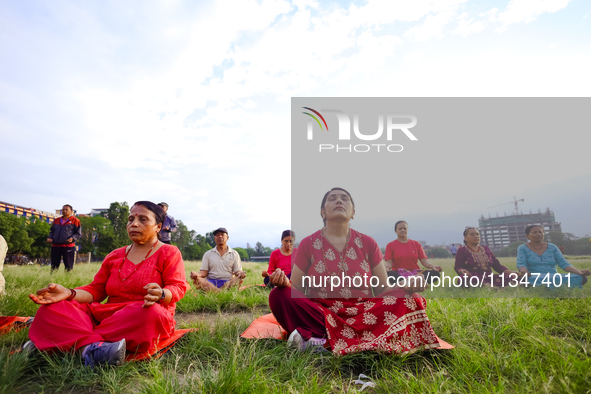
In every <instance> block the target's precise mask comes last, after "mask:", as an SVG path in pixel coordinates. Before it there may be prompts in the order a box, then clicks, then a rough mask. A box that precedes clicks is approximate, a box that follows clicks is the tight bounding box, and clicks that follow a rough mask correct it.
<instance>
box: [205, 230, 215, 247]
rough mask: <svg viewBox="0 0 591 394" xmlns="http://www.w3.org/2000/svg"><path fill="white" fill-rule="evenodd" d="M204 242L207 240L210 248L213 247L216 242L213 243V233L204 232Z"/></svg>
mask: <svg viewBox="0 0 591 394" xmlns="http://www.w3.org/2000/svg"><path fill="white" fill-rule="evenodd" d="M205 242H207V244H208V245H209V248H210V249H213V248H215V246H216V243H215V237H214V236H213V233H206V234H205Z"/></svg>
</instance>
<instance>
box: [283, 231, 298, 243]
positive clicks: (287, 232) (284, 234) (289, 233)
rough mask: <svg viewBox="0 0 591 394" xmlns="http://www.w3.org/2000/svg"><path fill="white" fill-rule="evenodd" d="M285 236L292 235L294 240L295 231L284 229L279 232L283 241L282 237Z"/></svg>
mask: <svg viewBox="0 0 591 394" xmlns="http://www.w3.org/2000/svg"><path fill="white" fill-rule="evenodd" d="M285 237H293V239H294V241H295V233H294V232H293V231H291V230H285V231H284V232H282V233H281V241H283V239H284V238H285Z"/></svg>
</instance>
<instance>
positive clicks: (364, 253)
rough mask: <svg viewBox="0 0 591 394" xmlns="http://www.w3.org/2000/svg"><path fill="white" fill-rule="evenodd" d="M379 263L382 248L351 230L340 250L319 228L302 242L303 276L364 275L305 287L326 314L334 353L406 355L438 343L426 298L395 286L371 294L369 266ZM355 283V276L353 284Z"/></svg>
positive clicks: (300, 263) (299, 255)
mask: <svg viewBox="0 0 591 394" xmlns="http://www.w3.org/2000/svg"><path fill="white" fill-rule="evenodd" d="M381 262H382V253H381V252H380V249H379V247H378V245H377V243H376V242H375V240H374V239H373V238H371V237H368V236H367V235H364V234H361V233H359V232H357V231H355V230H353V229H350V232H349V237H348V240H347V243H346V246H345V248H344V249H343V252H342V253H339V252H338V250H337V249H336V248H335V247H334V246H333V245H332V244H331V243H330V242H329V241H328V240H327V239H326V238H325V237H324V235H323V234H322V231H317V232H316V233H314V234H312V235H310V236H309V237H306V238H304V239H303V240H302V242H301V243H300V246H299V248H298V252H297V254H296V256H295V259H294V264H295V265H296V266H298V267H299V268H300V269H301V270H302V271H303V272H304V273H305V275H307V276H309V277H315V278H313V279H316V283H319V282H320V281H319V280H318V279H322V278H323V277H324V276H331V277H332V276H339V277H342V275H343V274H344V275H346V276H349V277H351V278H354V277H360V278H363V276H364V275H365V276H366V278H367V280H366V281H363V282H364V283H363V284H362V285H361V286H342V287H339V288H338V289H336V290H334V291H333V292H331V291H330V281H329V286H328V287H326V286H321V287H314V288H309V289H308V290H309V292H308V293H309V296H310V297H311V298H310V300H311V301H312V302H314V303H315V304H316V305H317V306H318V307H319V308H320V309H321V310H322V312H323V314H324V319H325V326H326V332H327V337H328V340H329V342H330V345H331V348H332V351H333V353H335V354H340V355H345V354H349V353H356V352H362V351H366V350H375V351H381V352H385V353H397V354H405V353H410V352H414V351H416V350H419V349H430V348H435V347H438V346H439V342H438V341H437V337H436V335H435V332H434V331H433V329H432V328H431V323H430V322H429V318H428V317H427V314H426V312H425V308H426V306H427V302H426V300H425V299H424V298H423V297H422V296H420V295H418V294H408V293H406V292H405V291H404V290H402V289H397V290H389V291H387V292H384V293H382V294H381V295H379V296H378V297H374V298H371V297H372V296H373V294H372V291H371V285H370V278H371V277H372V276H373V275H372V270H373V268H375V267H376V266H377V265H378V264H380V263H381ZM359 282H360V280H359V279H358V280H357V282H356V283H359ZM353 283H355V282H353ZM347 285H348V283H347ZM292 296H293V293H292ZM329 297H331V298H329ZM337 297H338V298H337Z"/></svg>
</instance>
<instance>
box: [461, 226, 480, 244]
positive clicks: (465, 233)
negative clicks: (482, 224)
mask: <svg viewBox="0 0 591 394" xmlns="http://www.w3.org/2000/svg"><path fill="white" fill-rule="evenodd" d="M470 230H476V231H478V229H477V228H476V227H466V229H465V230H464V245H468V242H466V235H468V231H470Z"/></svg>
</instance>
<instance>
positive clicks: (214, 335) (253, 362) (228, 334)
mask: <svg viewBox="0 0 591 394" xmlns="http://www.w3.org/2000/svg"><path fill="white" fill-rule="evenodd" d="M567 259H568V257H567ZM434 262H435V263H437V264H440V265H442V266H443V267H444V270H445V271H446V272H448V275H449V274H450V273H451V272H452V271H453V270H452V269H451V267H452V265H453V262H452V260H451V259H439V260H434ZM501 263H503V264H505V265H506V266H508V267H509V268H515V260H514V259H510V258H506V259H501ZM572 263H573V264H574V265H575V266H576V267H577V268H579V269H583V268H591V257H588V256H587V257H584V258H577V259H573V260H572ZM185 266H186V270H187V277H188V273H189V272H190V271H191V270H196V269H198V267H199V266H200V263H198V262H186V263H185ZM98 267H99V266H98V264H89V265H86V264H81V265H76V266H75V268H74V271H73V273H71V274H68V275H66V274H65V273H63V271H60V272H59V273H57V274H55V275H53V276H51V275H50V274H49V267H43V268H41V267H39V266H22V267H16V266H5V268H4V276H5V277H6V292H7V295H6V296H4V297H1V298H0V315H5V316H9V315H21V316H32V315H34V313H35V311H36V310H37V306H36V305H35V304H33V303H32V302H30V301H29V300H28V297H27V294H28V293H30V292H33V291H35V290H36V289H38V288H41V287H43V286H45V285H46V284H47V283H49V282H50V281H54V282H57V283H61V284H63V285H64V286H66V287H75V286H80V285H84V284H87V283H89V282H90V281H91V279H92V277H93V275H94V273H95V272H96V271H97V270H98ZM265 267H266V264H257V263H245V264H244V268H245V269H246V271H247V272H248V274H249V275H248V277H247V279H246V281H245V284H254V283H261V282H262V278H261V276H260V272H261V271H262V270H263V269H264V268H265ZM62 269H63V266H62ZM589 288H591V285H587V286H585V290H584V291H580V290H572V291H571V293H570V294H569V295H570V296H573V297H575V298H557V299H553V298H512V297H508V295H511V294H510V292H498V291H494V290H492V289H481V290H480V289H477V290H474V291H472V292H471V293H470V297H471V298H434V295H435V294H431V295H427V297H428V298H429V300H428V307H427V312H428V314H429V318H430V320H431V323H432V325H433V328H434V329H435V332H436V333H437V334H438V335H439V336H440V337H441V338H443V339H445V340H446V341H448V342H450V343H452V344H453V345H455V346H456V348H455V349H454V350H448V351H428V352H421V353H416V354H413V355H409V356H405V357H400V356H386V355H382V354H378V353H364V354H356V355H350V356H345V357H333V356H332V355H330V354H329V355H328V356H327V355H313V354H308V353H304V354H300V353H297V352H295V351H293V350H291V349H288V348H287V347H286V344H285V343H284V342H282V341H276V340H244V339H240V338H239V335H240V333H241V332H242V331H244V330H245V329H246V328H247V327H248V325H249V324H250V322H251V321H252V319H253V318H255V317H257V316H260V315H263V314H266V313H269V312H270V311H269V308H268V304H267V297H268V291H267V290H265V289H262V288H260V289H259V288H251V289H247V290H245V291H243V292H238V291H236V290H234V291H230V292H227V293H221V294H208V295H204V294H202V293H199V292H196V291H193V292H190V293H187V295H186V296H185V298H184V299H183V300H181V301H180V302H179V303H178V304H177V322H178V324H177V327H178V328H189V327H194V328H198V331H197V332H194V333H191V334H189V335H187V336H186V337H185V338H184V339H183V340H182V341H181V342H180V343H178V344H177V345H176V346H175V347H174V348H173V350H172V351H171V352H169V354H167V355H166V356H164V357H163V358H161V359H159V360H156V361H150V362H132V363H128V364H126V365H124V366H123V367H119V368H113V367H106V368H96V369H95V370H94V371H93V370H90V369H88V368H84V367H83V363H82V362H81V360H80V358H79V356H77V355H73V354H67V355H54V356H47V355H37V356H31V357H28V356H26V355H25V354H12V355H11V354H10V353H11V351H12V350H14V349H17V348H19V347H20V346H21V345H22V344H23V343H24V342H25V341H26V340H27V339H28V336H27V331H28V330H26V329H25V330H23V331H21V332H18V333H10V334H8V335H4V336H1V337H0V344H1V349H0V393H12V392H23V393H30V392H46V393H49V392H63V391H66V392H73V393H83V392H92V393H94V392H117V393H119V392H137V393H168V392H174V393H185V392H186V393H198V392H207V393H218V392H219V393H252V392H279V393H326V392H329V393H340V392H356V389H355V385H354V384H353V383H352V381H353V380H355V379H357V377H358V375H359V374H361V373H363V374H365V375H368V376H370V377H371V378H372V379H373V381H374V382H375V383H376V385H377V386H376V387H375V388H374V389H366V390H364V391H363V392H364V393H367V392H373V393H390V392H400V393H427V392H441V393H464V392H477V393H481V392H482V393H514V392H523V393H533V392H536V393H537V392H540V393H545V392H548V393H554V392H559V393H586V392H587V393H588V392H591V372H590V371H591V358H590V355H591V301H590V299H589V298H586V296H587V295H588V291H589ZM520 290H521V289H516V290H515V292H516V293H515V294H516V295H519V296H521V297H524V296H525V297H532V296H536V297H537V296H544V295H547V294H548V291H545V292H541V293H539V292H537V289H536V292H529V293H527V292H526V293H523V292H520ZM538 293H539V294H538ZM552 294H558V293H552Z"/></svg>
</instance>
